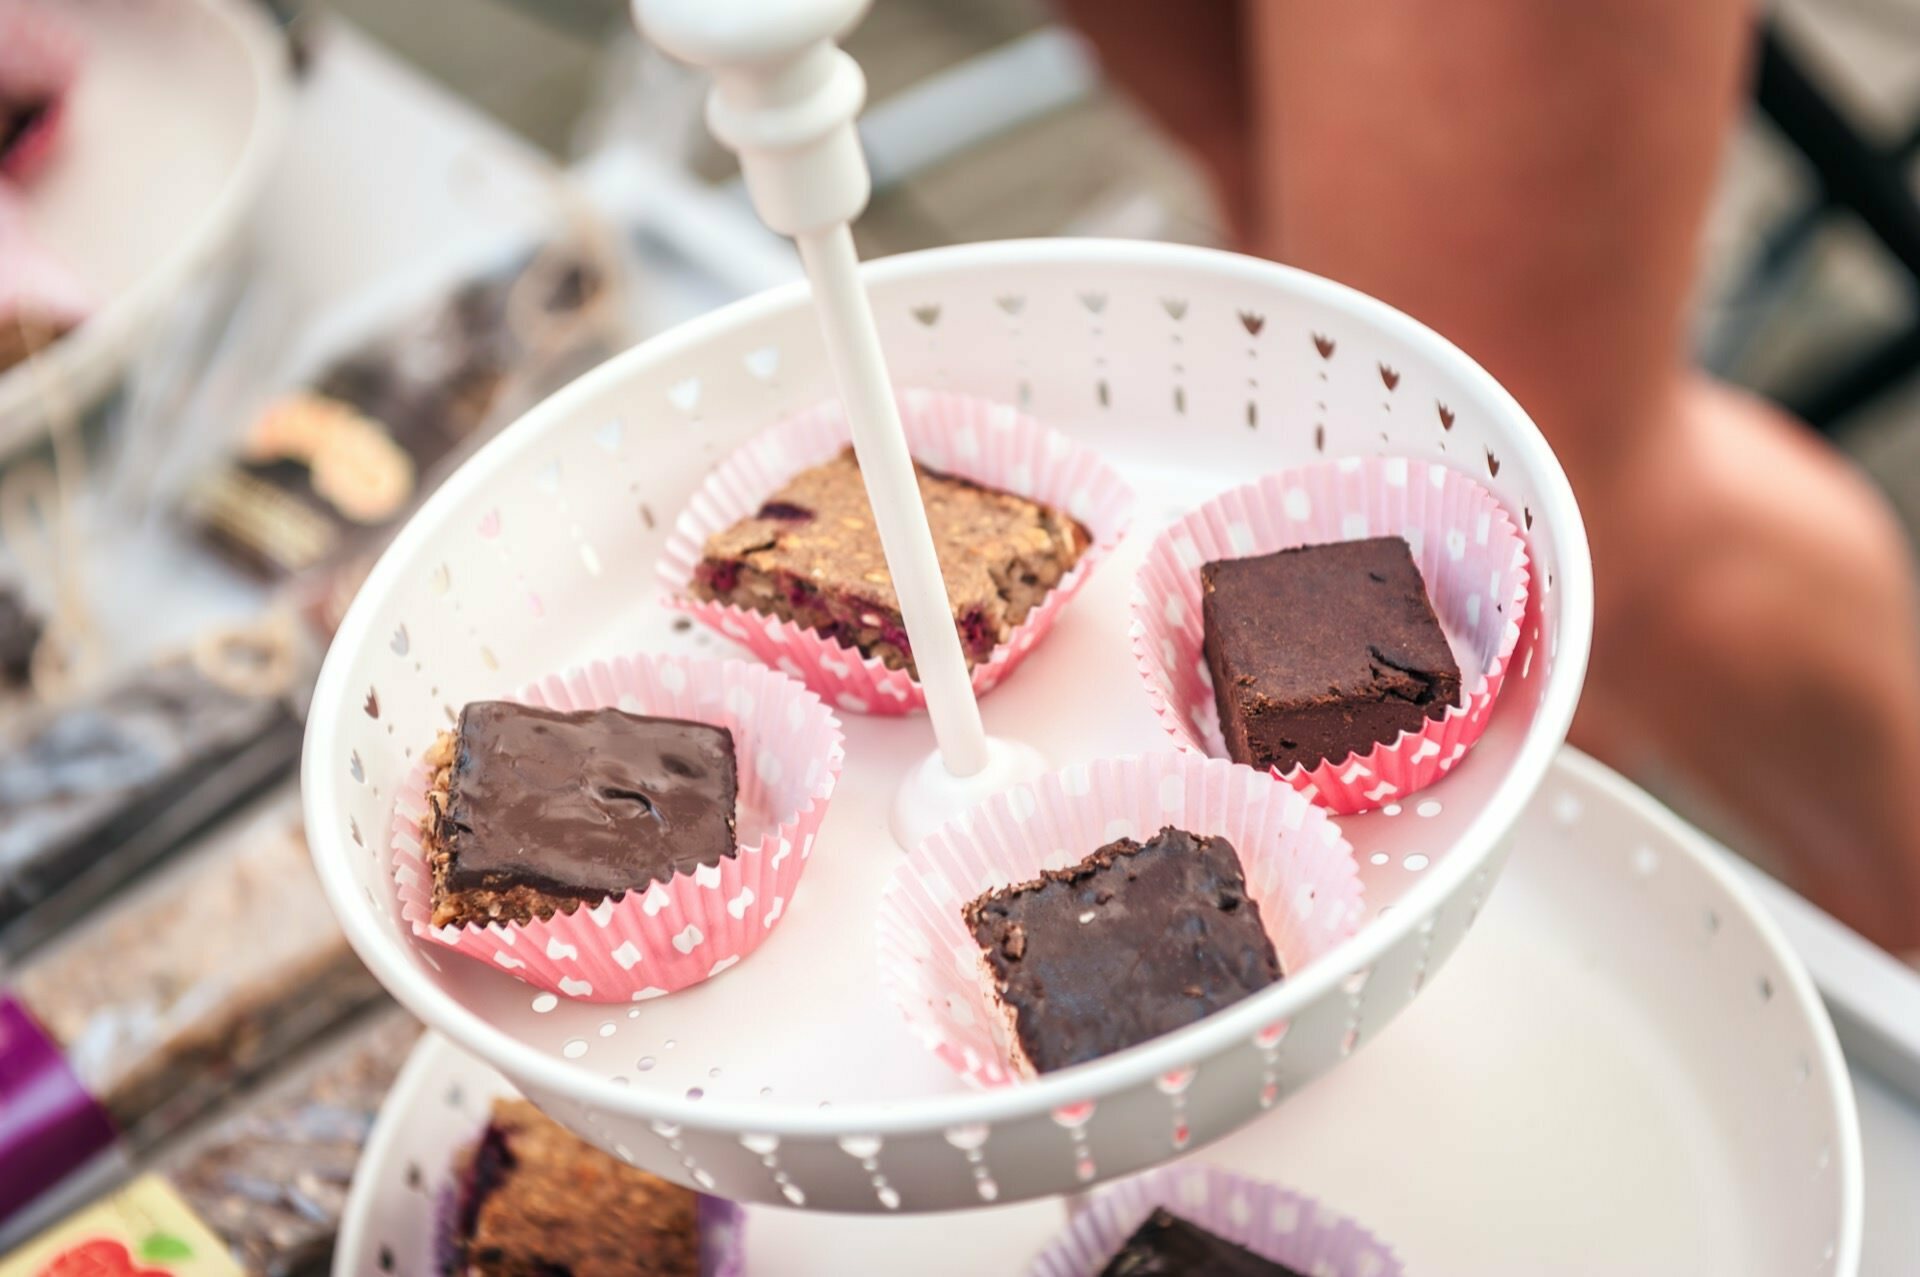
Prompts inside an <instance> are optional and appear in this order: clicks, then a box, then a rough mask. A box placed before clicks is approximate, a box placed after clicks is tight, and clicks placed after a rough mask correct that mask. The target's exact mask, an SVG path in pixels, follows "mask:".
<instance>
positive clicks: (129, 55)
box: [0, 0, 288, 454]
mask: <svg viewBox="0 0 1920 1277" xmlns="http://www.w3.org/2000/svg"><path fill="white" fill-rule="evenodd" d="M57 8H58V12H59V15H60V17H61V18H62V19H63V20H64V21H66V22H67V23H68V24H69V25H71V26H72V27H73V28H74V30H75V31H76V32H77V33H78V35H79V36H80V37H81V39H82V41H83V42H84V43H85V45H86V50H87V51H86V56H85V62H84V63H83V65H82V68H81V72H80V80H79V82H78V84H77V85H76V86H75V88H74V92H73V97H72V100H71V103H70V104H69V109H68V112H67V128H66V135H65V137H64V138H63V139H62V140H61V145H60V150H59V153H58V154H57V155H56V156H55V157H54V159H53V162H52V164H51V165H49V167H48V169H47V171H46V172H45V173H43V174H42V175H41V176H40V177H39V178H38V179H37V180H36V181H35V182H34V183H33V184H32V185H31V186H30V187H29V188H28V189H27V193H26V196H27V199H26V202H27V206H28V214H29V218H30V220H31V222H32V224H33V227H34V230H35V231H36V233H37V234H38V235H39V237H40V238H41V239H42V240H43V241H44V242H45V243H46V244H47V246H48V247H49V248H51V249H52V250H53V251H54V252H56V253H58V254H59V255H60V257H61V259H62V260H63V261H64V262H65V263H66V264H67V265H68V266H70V267H71V268H72V269H73V270H74V272H75V273H76V274H78V275H79V276H80V278H81V279H83V280H84V281H85V282H86V283H87V285H88V286H89V288H90V289H91V290H92V291H93V293H94V295H95V296H96V297H97V298H98V299H99V305H98V309H97V310H96V311H95V312H94V314H93V315H92V316H91V317H90V318H89V319H88V321H87V322H86V323H84V324H82V325H81V326H80V327H79V328H78V329H76V330H75V331H74V332H72V333H70V334H68V335H67V336H66V337H64V338H62V339H61V340H60V341H58V342H56V343H54V345H53V346H52V347H50V348H49V349H48V350H46V351H45V352H43V353H42V355H41V356H40V358H39V359H37V360H32V361H28V362H27V363H25V364H21V365H19V366H17V367H15V368H13V369H11V370H9V371H8V372H6V373H0V454H4V453H6V452H9V451H12V450H14V449H17V448H19V447H20V446H22V445H23V444H25V443H28V442H31V441H32V440H34V439H36V438H38V437H39V436H41V435H42V434H44V433H45V432H46V430H47V429H48V427H49V426H50V425H52V424H55V423H58V422H60V421H62V420H64V419H66V418H67V417H69V416H70V415H71V414H75V413H78V412H80V411H83V410H84V409H85V408H87V407H88V406H90V405H91V404H92V403H94V402H95V401H96V400H98V399H99V398H100V397H101V396H102V395H104V394H105V393H106V391H107V390H108V389H109V388H110V387H111V386H112V384H113V382H114V380H115V378H116V377H117V375H118V374H119V373H120V372H121V371H122V370H123V369H124V368H125V367H126V365H127V364H128V363H129V362H130V360H131V359H132V358H133V356H134V355H135V354H136V353H137V352H138V351H139V349H140V348H141V345H142V343H143V341H144V340H145V339H146V338H147V337H148V336H149V335H151V333H152V332H153V329H154V327H155V326H156V325H157V324H158V323H160V322H161V321H162V320H163V319H164V318H165V315H166V312H167V308H168V306H169V304H170V303H171V302H172V301H173V300H174V299H175V298H176V297H177V296H179V294H180V293H181V292H182V290H183V289H185V288H186V286H187V285H188V284H189V283H191V282H192V281H193V280H194V279H195V278H196V277H197V276H198V275H199V274H200V273H201V272H202V271H204V270H205V269H206V268H207V267H208V266H209V265H210V264H212V263H213V262H214V261H215V260H216V259H217V258H218V256H219V255H220V253H221V252H222V250H224V249H225V248H227V247H228V246H229V245H230V244H231V243H232V242H233V241H234V239H235V235H236V232H237V231H238V229H239V227H240V224H241V221H242V218H243V216H244V215H245V213H246V211H247V209H248V208H249V207H250V205H251V204H252V202H253V199H254V196H255V195H256V194H257V193H258V191H259V189H260V185H261V182H262V181H263V179H264V178H265V176H266V174H267V171H268V168H269V165H270V161H271V159H272V156H273V153H274V146H275V143H276V142H277V140H278V138H279V135H280V131H281V124H282V118H283V116H284V115H285V110H286V99H287V81H288V77H287V64H286V50H285V46H284V43H283V42H282V41H281V40H280V38H279V37H278V36H277V35H276V34H275V33H274V31H273V29H272V28H271V26H270V25H269V24H268V22H267V20H266V18H265V17H264V16H263V15H262V14H260V13H259V12H257V10H256V8H255V6H254V5H252V4H250V3H247V2H246V0H67V2H66V3H63V4H61V5H59V6H57Z"/></svg>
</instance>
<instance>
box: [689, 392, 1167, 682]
mask: <svg viewBox="0 0 1920 1277" xmlns="http://www.w3.org/2000/svg"><path fill="white" fill-rule="evenodd" d="M900 417H901V425H902V426H903V427H904V429H905V431H906V436H907V446H908V448H909V449H910V450H911V451H912V453H913V457H914V460H916V461H918V462H920V463H921V464H922V465H924V466H928V467H930V468H932V469H934V470H940V471H944V472H946V473H949V474H952V475H955V476H957V477H959V478H962V479H970V480H972V481H973V482H975V483H979V484H983V485H985V486H987V487H991V488H999V489H1001V490H1003V491H1007V492H1014V493H1018V494H1019V495H1021V496H1024V497H1031V498H1033V499H1034V500H1036V501H1041V502H1044V503H1046V504H1048V505H1050V506H1053V507H1054V508H1056V509H1060V510H1065V511H1066V512H1067V513H1068V514H1070V515H1072V516H1073V517H1074V518H1075V519H1078V520H1079V521H1080V523H1081V525H1082V526H1083V527H1085V528H1086V529H1087V532H1088V535H1089V536H1091V537H1092V544H1091V545H1089V546H1088V547H1087V549H1086V550H1085V552H1084V553H1082V554H1081V556H1080V561H1079V562H1078V563H1076V564H1075V565H1074V567H1073V570H1072V571H1070V572H1068V573H1067V574H1066V576H1065V577H1063V578H1062V579H1061V581H1060V583H1059V584H1058V585H1057V586H1055V587H1054V588H1053V589H1052V590H1050V591H1048V592H1047V595H1046V597H1045V598H1044V599H1042V600H1041V601H1040V603H1039V604H1038V605H1037V606H1035V607H1034V609H1033V611H1031V612H1030V613H1028V614H1027V616H1026V617H1025V619H1023V620H1022V621H1021V623H1020V624H1019V625H1018V626H1016V627H1014V630H1013V633H1012V634H1010V635H1009V636H1008V637H1007V639H1006V641H1005V642H1003V643H1001V644H1000V646H999V647H997V648H996V649H995V650H994V653H993V655H992V657H990V658H989V659H987V660H985V661H982V662H981V663H979V664H978V665H976V666H975V667H974V669H973V690H974V693H975V695H979V696H984V695H985V694H986V693H988V692H990V691H992V690H993V689H994V688H995V687H998V686H999V685H1000V681H1001V680H1002V679H1004V678H1006V677H1007V676H1008V675H1009V674H1011V673H1012V672H1013V671H1014V669H1015V668H1016V667H1018V665H1019V664H1020V662H1021V661H1022V660H1023V659H1024V658H1025V657H1026V655H1027V653H1029V652H1031V651H1032V650H1033V649H1034V647H1035V646H1036V645H1037V644H1038V643H1039V642H1040V641H1041V640H1042V639H1044V638H1045V637H1046V635H1047V632H1048V631H1049V630H1051V629H1052V628H1053V623H1054V620H1055V618H1056V617H1058V616H1059V615H1060V614H1061V611H1062V609H1064V608H1065V607H1066V606H1067V604H1068V603H1069V602H1071V601H1072V599H1073V596H1074V595H1076V594H1078V593H1079V592H1080V587H1081V586H1083V585H1085V584H1086V583H1087V581H1088V579H1089V578H1090V577H1091V576H1092V575H1093V573H1094V571H1095V569H1096V568H1098V567H1099V565H1100V563H1101V561H1102V560H1103V559H1105V558H1106V557H1107V556H1108V555H1110V554H1111V553H1112V552H1113V549H1114V547H1115V546H1117V545H1118V544H1119V543H1120V538H1121V536H1122V535H1123V534H1124V533H1125V532H1126V529H1127V522H1128V519H1129V518H1130V517H1131V516H1132V513H1133V489H1132V488H1130V487H1128V486H1127V484H1126V482H1125V481H1124V480H1122V479H1121V478H1120V476H1119V474H1118V473H1116V472H1115V471H1114V469H1113V467H1112V466H1109V465H1108V464H1106V462H1104V461H1102V460H1101V459H1100V454H1099V452H1098V451H1096V450H1095V449H1093V448H1091V447H1088V446H1087V445H1085V444H1076V443H1074V442H1072V441H1071V440H1069V439H1068V438H1067V437H1066V436H1065V435H1062V434H1060V433H1058V432H1057V431H1052V430H1048V429H1047V428H1046V427H1045V426H1043V425H1041V424H1040V423H1039V422H1038V421H1035V420H1034V419H1033V418H1032V417H1030V416H1028V415H1026V414H1025V413H1022V412H1019V411H1016V410H1015V409H1014V408H1013V407H1011V406H1010V405H1007V404H1003V403H995V402H993V401H991V400H987V399H981V398H978V397H975V396H971V395H957V394H951V393H947V394H938V393H931V392H928V391H923V390H910V391H907V392H906V393H905V394H903V395H902V396H901V397H900ZM847 440H848V429H847V421H846V416H845V413H844V412H843V411H842V410H841V408H840V405H839V404H838V403H834V402H829V403H826V404H822V405H820V406H818V407H816V408H813V409H811V410H809V411H806V412H802V413H800V414H798V415H796V416H794V417H792V418H791V419H789V420H787V421H783V422H781V423H780V424H779V425H778V426H776V427H774V428H773V429H772V430H769V431H767V432H766V433H764V434H762V435H760V436H759V437H757V438H755V439H753V440H752V441H751V442H749V443H747V444H746V445H745V446H743V447H741V448H739V449H738V450H737V451H735V452H734V453H733V454H732V455H731V456H729V457H728V458H727V459H726V460H725V461H724V462H722V463H721V464H720V465H719V466H718V467H717V468H715V470H714V471H713V473H712V474H711V475H709V476H708V477H707V479H706V481H705V482H704V483H702V484H701V485H700V490H699V491H698V492H697V493H696V494H695V496H694V498H693V500H692V501H691V502H690V503H689V504H688V506H687V509H686V510H685V511H684V512H683V513H682V514H681V516H680V518H679V519H678V520H677V521H676V523H675V525H674V530H673V535H672V536H671V537H669V538H668V540H667V551H666V554H665V556H664V557H663V558H662V559H661V561H660V566H659V574H660V579H661V581H662V582H663V583H664V584H665V586H666V588H667V590H668V601H669V602H670V604H671V605H672V606H674V607H677V608H679V609H681V610H682V611H684V612H686V613H687V614H688V615H689V616H692V617H695V618H697V619H698V620H700V621H701V622H702V623H704V624H706V625H710V626H712V627H713V628H714V629H715V630H717V631H718V632H719V633H721V634H722V635H724V636H725V637H727V638H729V639H731V640H733V641H734V642H737V643H739V644H740V645H741V646H743V647H745V648H746V649H747V650H748V651H750V652H752V653H753V654H754V655H755V656H757V657H759V658H760V659H761V660H763V661H765V662H767V663H768V664H769V665H773V666H776V667H778V668H779V669H782V670H784V671H786V672H787V673H788V674H791V675H792V676H793V677H795V678H797V679H799V680H801V681H802V682H804V683H805V684H806V685H807V686H808V687H810V688H812V689H813V690H814V691H816V692H818V693H819V694H820V695H821V696H822V697H824V698H825V699H826V700H827V702H828V703H829V704H831V705H833V706H834V707H835V708H837V709H841V710H844V711H846V712H847V713H851V714H906V713H911V712H912V711H914V710H920V709H925V708H926V696H925V694H924V693H923V692H922V691H921V690H920V685H919V683H918V682H916V681H915V680H914V679H913V678H912V677H911V676H910V675H908V674H907V672H906V671H905V670H894V669H888V668H887V667H886V665H884V664H883V663H881V662H880V661H877V660H875V659H873V658H872V657H868V656H862V655H861V654H860V653H859V652H858V651H855V650H853V649H850V648H847V647H845V646H842V645H841V644H840V643H839V642H837V641H835V640H832V639H826V638H822V637H821V636H820V635H819V634H818V633H817V632H816V631H813V630H809V629H804V628H802V627H801V626H798V625H795V624H793V623H792V622H791V621H782V620H779V619H778V618H775V617H769V616H763V615H760V614H757V613H753V612H749V611H746V610H745V609H742V608H737V607H731V606H728V605H726V604H722V603H713V602H707V601H703V600H700V599H696V598H694V597H693V596H692V595H691V594H690V593H689V592H688V586H689V584H690V583H691V582H692V580H693V574H694V569H695V568H697V567H698V566H699V564H700V559H701V556H702V553H703V547H705V545H706V543H707V538H708V537H710V536H712V535H714V534H715V533H717V532H722V531H725V530H726V529H727V528H730V527H732V526H733V525H734V524H735V523H738V522H739V521H740V520H742V519H745V518H749V517H751V516H752V515H753V513H754V512H755V511H756V510H758V509H759V508H760V506H761V504H762V503H763V502H765V501H766V499H767V498H768V497H770V496H772V495H773V493H774V492H775V491H776V490H777V489H779V487H780V486H781V485H782V484H784V483H786V482H787V480H789V479H791V478H793V476H794V475H796V474H798V473H799V472H800V471H802V470H804V469H806V468H808V467H809V466H816V465H820V464H822V463H824V462H826V461H830V460H832V459H833V458H834V457H835V456H837V455H839V453H840V452H841V451H842V450H843V449H845V448H846V446H847Z"/></svg>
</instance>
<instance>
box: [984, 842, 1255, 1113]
mask: <svg viewBox="0 0 1920 1277" xmlns="http://www.w3.org/2000/svg"><path fill="white" fill-rule="evenodd" d="M962 917H963V919H964V920H965V922H966V924H967V929H968V930H969V931H970V932H972V933H973V938H974V942H975V943H977V944H978V945H979V946H980V948H981V951H982V953H983V955H984V960H985V966H986V977H987V981H988V983H989V986H990V988H991V989H992V992H993V996H994V998H995V1000H996V1001H997V1002H998V1003H999V1004H1000V1007H1001V1008H1002V1010H1003V1012H1004V1013H1005V1014H1006V1016H1007V1018H1008V1021H1009V1027H1010V1028H1011V1030H1012V1034H1011V1037H1012V1052H1011V1053H1012V1056H1013V1062H1014V1064H1015V1066H1016V1067H1018V1068H1019V1069H1020V1070H1021V1071H1022V1072H1024V1073H1027V1074H1030V1075H1031V1074H1034V1073H1046V1072H1050V1071H1052V1070H1054V1069H1063V1068H1066V1067H1067V1066H1068V1065H1072V1064H1082V1063H1085V1062H1086V1061H1088V1060H1095V1059H1099V1058H1100V1057H1101V1056H1103V1055H1111V1054H1113V1053H1114V1052H1115V1051H1120V1050H1124V1049H1126V1048H1127V1047H1130V1046H1136V1045H1138V1044H1139V1043H1142V1042H1146V1041H1148V1040H1150V1039H1152V1038H1157V1037H1159V1036H1160V1035H1161V1034H1163V1033H1171V1032H1172V1031H1173V1030H1175V1029H1178V1028H1181V1027H1183V1026H1185V1025H1188V1024H1192V1023H1193V1022H1194V1021H1196V1020H1200V1019H1203V1018H1205V1017H1206V1016H1208V1015H1211V1014H1212V1013H1213V1012H1215V1011H1218V1010H1220V1009H1221V1008H1222V1007H1225V1006H1230V1005H1232V1004H1233V1003H1235V1002H1238V1001H1239V1000H1240V999H1241V998H1244V997H1246V996H1247V995H1248V994H1249V993H1253V992H1256V991H1257V990H1260V989H1264V988H1266V987H1267V986H1268V985H1270V984H1272V983H1274V982H1275V981H1277V980H1279V979H1280V974H1281V973H1280V959H1279V957H1278V955H1276V954H1275V953H1274V950H1273V942H1272V941H1271V940H1269V939H1268V938H1267V932H1266V928H1265V927H1264V926H1263V925H1261V921H1260V907H1259V906H1258V905H1256V904H1255V903H1254V902H1253V900H1252V898H1251V897H1249V896H1248V895H1247V884H1246V879H1245V877H1244V876H1243V874H1242V873H1241V869H1240V859H1239V857H1238V856H1237V855H1236V854H1235V852H1234V850H1233V845H1232V844H1231V843H1229V842H1228V841H1227V840H1226V839H1224V838H1200V837H1196V836H1194V835H1193V834H1190V833H1187V832H1185V831H1184V830H1179V829H1172V828H1167V829H1162V830H1161V831H1160V832H1159V833H1157V834H1155V835H1154V836H1153V837H1152V838H1151V839H1150V840H1148V842H1147V843H1145V844H1144V845H1142V844H1140V843H1137V842H1134V841H1133V840H1132V839H1130V838H1122V839H1119V840H1118V841H1116V842H1110V843H1108V844H1107V845H1106V846H1104V847H1101V848H1100V849H1099V850H1097V851H1095V852H1094V853H1093V854H1092V855H1090V856H1088V857H1087V858H1086V859H1085V860H1083V861H1081V862H1080V863H1079V864H1077V865H1072V866H1070V867H1068V868H1066V869H1050V870H1048V871H1047V872H1045V873H1043V874H1041V875H1040V877H1039V878H1037V879H1035V880H1034V881H1032V882H1028V883H1022V884H1020V885H1019V886H1014V887H1002V888H1000V889H998V890H996V891H989V892H987V893H986V894H985V895H982V896H981V897H979V898H978V899H977V900H974V901H973V902H972V903H970V904H968V905H967V906H966V907H965V909H964V910H963V911H962Z"/></svg>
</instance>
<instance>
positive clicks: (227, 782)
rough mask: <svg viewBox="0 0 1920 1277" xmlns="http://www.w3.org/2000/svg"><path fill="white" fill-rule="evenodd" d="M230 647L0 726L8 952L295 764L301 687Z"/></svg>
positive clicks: (0, 850)
mask: <svg viewBox="0 0 1920 1277" xmlns="http://www.w3.org/2000/svg"><path fill="white" fill-rule="evenodd" d="M236 641H239V640H236ZM246 641H250V640H246ZM220 651H221V652H222V653H223V655H222V656H221V657H220V659H219V660H217V661H216V660H213V659H211V658H210V657H209V656H208V655H207V654H205V653H202V654H200V655H197V656H181V657H176V658H171V659H168V660H165V661H162V662H160V663H158V664H155V665H152V666H149V667H146V668H143V669H140V670H138V671H136V672H134V673H132V674H129V675H127V676H125V677H124V678H122V679H121V680H119V681H118V682H115V683H113V684H111V685H109V686H107V687H105V688H103V689H102V690H100V691H98V692H97V693H94V694H92V695H89V696H85V697H83V698H82V699H79V700H76V701H71V702H67V703H64V704H60V705H55V706H47V707H45V708H44V709H42V710H37V711H32V712H29V713H27V714H24V715H23V716H22V717H21V719H20V720H18V721H13V722H9V723H8V724H7V725H6V728H5V730H4V731H0V954H4V955H11V956H16V957H17V956H18V955H20V954H22V953H24V952H26V951H27V950H28V949H30V948H32V947H33V946H34V945H36V944H38V943H40V942H42V941H44V940H45V939H46V938H47V937H48V936H49V935H51V934H53V933H54V932H55V931H56V930H58V928H60V927H61V926H64V925H66V924H68V923H70V922H71V921H72V920H73V919H74V918H75V917H77V916H78V915H79V914H81V913H83V912H84V911H85V910H86V909H87V908H90V907H91V906H92V905H93V904H95V903H97V902H98V901H99V900H100V899H102V898H104V897H105V896H106V895H107V894H109V893H110V892H111V891H112V890H114V889H115V888H116V887H118V886H119V885H120V884H121V883H123V882H125V881H127V880H129V879H131V878H132V877H134V876H136V875H137V874H138V873H140V872H141V871H143V870H144V869H146V868H147V867H148V866H150V865H152V864H153V863H155V862H157V861H159V860H160V859H162V858H164V857H165V856H167V855H168V854H170V853H171V852H172V851H173V850H175V849H176V848H178V847H179V846H181V845H182V844H184V843H186V842H188V841H190V840H191V839H192V838H193V837H195V836H196V835H197V834H199V833H200V832H202V831H203V830H205V829H207V828H208V827H209V826H211V825H212V824H214V823H215V822H216V821H218V820H219V819H220V818H221V817H223V816H225V815H227V814H228V813H230V812H232V811H233V810H235V809H236V808H237V807H239V806H240V805H242V804H244V803H245V802H247V801H248V800H249V799H251V798H253V797H255V796H256V795H258V794H260V793H261V792H263V791H264V790H265V789H266V788H267V787H268V786H269V785H271V784H272V783H274V782H275V781H277V780H279V779H280V778H281V777H282V776H285V775H286V774H287V773H289V772H290V771H291V770H292V769H293V766H294V764H295V763H296V762H297V761H298V760H299V756H300V723H299V721H298V719H296V718H295V716H294V714H293V712H292V710H291V708H290V707H289V704H288V697H289V695H290V694H292V693H294V692H295V690H296V689H295V688H294V687H291V686H288V685H287V682H286V680H285V679H281V680H279V681H278V682H274V681H267V682H261V681H260V680H258V679H256V678H254V677H253V674H254V673H255V672H256V671H253V670H252V669H250V668H248V667H246V666H244V665H243V666H242V667H240V668H238V669H237V670H236V669H235V668H234V667H233V666H232V664H231V657H232V655H233V651H234V646H233V644H231V643H230V644H228V645H227V646H225V647H223V648H221V649H220ZM235 673H239V674H241V675H245V677H240V678H235V677H231V675H233V674H235Z"/></svg>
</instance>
